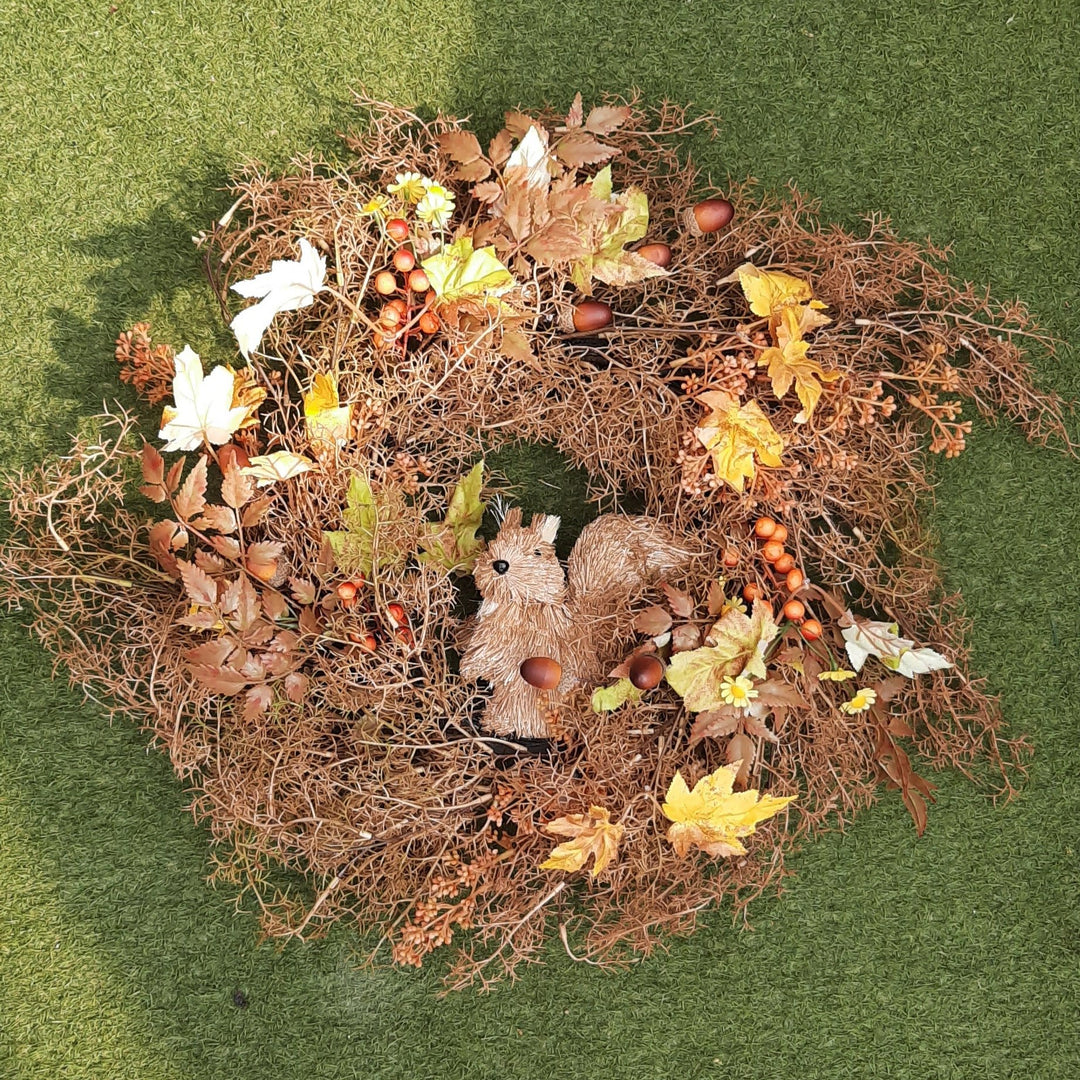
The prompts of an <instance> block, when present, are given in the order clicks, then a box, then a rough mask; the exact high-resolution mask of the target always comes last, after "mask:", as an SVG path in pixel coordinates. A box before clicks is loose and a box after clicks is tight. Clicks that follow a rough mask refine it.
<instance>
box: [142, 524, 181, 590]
mask: <svg viewBox="0 0 1080 1080" xmlns="http://www.w3.org/2000/svg"><path fill="white" fill-rule="evenodd" d="M149 540H150V554H151V555H153V556H154V558H155V559H156V560H157V562H158V565H159V566H160V567H161V569H162V570H164V571H165V572H166V573H167V574H172V576H173V577H177V576H178V575H179V573H180V570H179V566H178V563H177V559H176V556H175V555H174V554H173V552H174V551H180V550H181V549H182V548H184V547H186V546H187V542H188V534H187V530H186V529H185V528H184V527H183V526H182V525H180V524H179V523H178V522H175V521H173V520H172V519H171V518H165V519H164V520H163V521H158V522H156V523H155V524H154V525H153V526H151V528H150V537H149Z"/></svg>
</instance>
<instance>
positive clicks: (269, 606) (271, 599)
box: [262, 589, 289, 622]
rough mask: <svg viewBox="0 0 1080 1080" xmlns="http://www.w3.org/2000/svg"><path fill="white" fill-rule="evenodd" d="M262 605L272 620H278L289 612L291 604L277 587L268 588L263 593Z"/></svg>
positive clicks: (266, 614)
mask: <svg viewBox="0 0 1080 1080" xmlns="http://www.w3.org/2000/svg"><path fill="white" fill-rule="evenodd" d="M262 605H263V614H264V615H265V616H266V617H267V618H268V619H269V620H270V621H271V622H277V621H278V619H280V618H282V617H283V616H285V615H288V614H289V605H288V604H287V603H286V601H285V597H284V596H282V595H281V593H279V592H278V591H277V590H276V589H267V590H266V592H264V593H263V598H262Z"/></svg>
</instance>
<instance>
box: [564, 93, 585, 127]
mask: <svg viewBox="0 0 1080 1080" xmlns="http://www.w3.org/2000/svg"><path fill="white" fill-rule="evenodd" d="M584 117H585V110H584V109H583V108H582V107H581V91H580V90H579V91H578V92H577V93H576V94H575V95H574V100H573V101H572V102H571V103H570V109H569V111H568V112H567V114H566V119H565V120H564V121H563V123H564V124H565V125H566V126H567V127H568V128H579V127H581V123H582V120H583V119H584Z"/></svg>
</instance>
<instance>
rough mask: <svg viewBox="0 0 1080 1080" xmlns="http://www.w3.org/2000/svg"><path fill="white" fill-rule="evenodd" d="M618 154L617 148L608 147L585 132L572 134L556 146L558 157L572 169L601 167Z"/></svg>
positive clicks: (564, 137)
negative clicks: (590, 166) (585, 166)
mask: <svg viewBox="0 0 1080 1080" xmlns="http://www.w3.org/2000/svg"><path fill="white" fill-rule="evenodd" d="M618 152H619V148H618V147H617V146H608V145H607V144H606V143H602V142H600V141H599V140H598V139H594V138H593V137H592V136H591V135H588V134H586V133H585V132H583V131H582V132H576V131H575V132H571V133H570V134H569V135H565V136H563V138H561V139H560V140H559V141H558V142H557V143H556V144H555V155H556V157H558V159H559V160H560V161H562V162H564V163H565V164H566V165H569V166H570V168H572V169H579V168H581V167H582V166H583V165H600V164H602V163H603V162H605V161H610V160H611V158H613V157H615V155H616V154H618Z"/></svg>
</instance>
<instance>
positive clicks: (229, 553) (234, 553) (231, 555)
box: [210, 536, 240, 559]
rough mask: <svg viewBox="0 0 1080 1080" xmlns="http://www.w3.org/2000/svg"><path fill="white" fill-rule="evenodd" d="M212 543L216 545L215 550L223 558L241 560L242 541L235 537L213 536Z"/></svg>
mask: <svg viewBox="0 0 1080 1080" xmlns="http://www.w3.org/2000/svg"><path fill="white" fill-rule="evenodd" d="M210 543H211V544H213V545H214V550H215V551H216V552H217V553H218V554H219V555H220V556H221V557H222V558H224V559H239V558H240V541H239V540H237V539H236V537H235V536H211V537H210Z"/></svg>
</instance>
